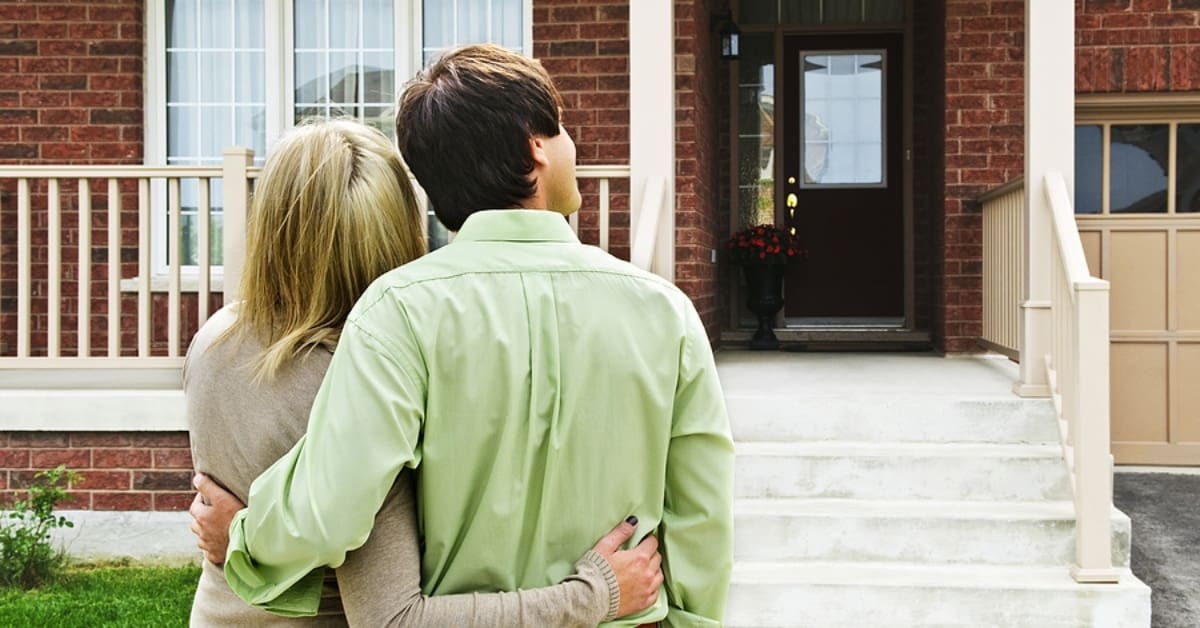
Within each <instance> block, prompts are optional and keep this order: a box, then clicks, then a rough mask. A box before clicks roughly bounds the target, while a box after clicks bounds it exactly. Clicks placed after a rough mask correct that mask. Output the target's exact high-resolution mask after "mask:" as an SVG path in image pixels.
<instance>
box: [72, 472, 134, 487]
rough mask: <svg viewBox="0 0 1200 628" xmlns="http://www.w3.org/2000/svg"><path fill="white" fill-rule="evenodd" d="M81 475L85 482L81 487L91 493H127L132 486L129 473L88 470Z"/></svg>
mask: <svg viewBox="0 0 1200 628" xmlns="http://www.w3.org/2000/svg"><path fill="white" fill-rule="evenodd" d="M80 474H81V475H82V476H83V482H81V483H80V484H79V486H80V487H81V488H84V489H86V490H89V491H100V490H120V491H127V490H129V487H130V486H132V483H131V477H132V476H131V474H130V472H129V471H101V470H98V469H88V470H86V471H82V472H80Z"/></svg>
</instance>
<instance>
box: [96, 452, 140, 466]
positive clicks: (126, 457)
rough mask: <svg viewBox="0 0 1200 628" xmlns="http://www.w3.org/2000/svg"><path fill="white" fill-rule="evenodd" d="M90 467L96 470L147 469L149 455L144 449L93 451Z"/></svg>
mask: <svg viewBox="0 0 1200 628" xmlns="http://www.w3.org/2000/svg"><path fill="white" fill-rule="evenodd" d="M92 466H93V467H95V468H97V469H149V468H150V466H151V455H150V451H149V450H146V449H94V450H92Z"/></svg>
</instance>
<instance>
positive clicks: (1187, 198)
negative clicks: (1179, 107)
mask: <svg viewBox="0 0 1200 628" xmlns="http://www.w3.org/2000/svg"><path fill="white" fill-rule="evenodd" d="M1175 211H1177V212H1187V213H1192V212H1200V124H1181V125H1179V130H1178V131H1177V133H1176V138H1175Z"/></svg>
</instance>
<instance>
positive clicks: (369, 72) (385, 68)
mask: <svg viewBox="0 0 1200 628" xmlns="http://www.w3.org/2000/svg"><path fill="white" fill-rule="evenodd" d="M391 68H392V55H391V53H385V52H368V53H365V54H363V83H364V86H365V90H366V91H365V92H364V93H363V96H364V98H363V102H368V103H379V104H383V105H390V104H392V101H393V100H394V99H395V97H396V93H395V88H394V87H393V83H394V82H395V79H394V75H395V73H394V72H392V69H391Z"/></svg>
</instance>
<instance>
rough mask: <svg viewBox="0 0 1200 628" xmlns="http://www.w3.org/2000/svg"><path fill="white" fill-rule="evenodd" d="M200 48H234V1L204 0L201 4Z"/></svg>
mask: <svg viewBox="0 0 1200 628" xmlns="http://www.w3.org/2000/svg"><path fill="white" fill-rule="evenodd" d="M200 47H201V48H232V47H233V0H204V2H202V3H201V4H200Z"/></svg>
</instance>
